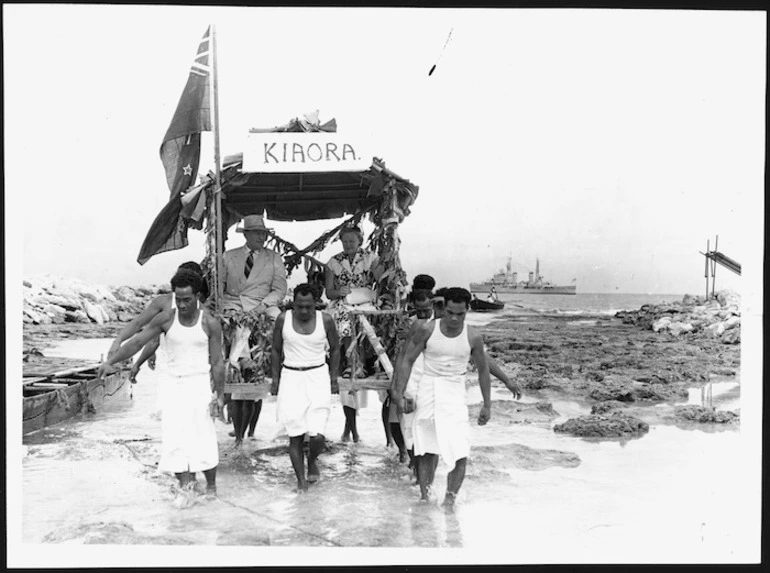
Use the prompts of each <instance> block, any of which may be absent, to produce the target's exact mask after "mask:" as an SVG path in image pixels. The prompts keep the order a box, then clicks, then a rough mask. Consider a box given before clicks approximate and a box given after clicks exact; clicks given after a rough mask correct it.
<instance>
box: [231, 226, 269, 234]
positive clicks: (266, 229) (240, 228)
mask: <svg viewBox="0 0 770 573" xmlns="http://www.w3.org/2000/svg"><path fill="white" fill-rule="evenodd" d="M246 231H264V232H265V233H269V232H270V231H272V229H270V228H269V227H257V228H256V229H244V228H243V227H236V228H235V232H236V233H244V232H246Z"/></svg>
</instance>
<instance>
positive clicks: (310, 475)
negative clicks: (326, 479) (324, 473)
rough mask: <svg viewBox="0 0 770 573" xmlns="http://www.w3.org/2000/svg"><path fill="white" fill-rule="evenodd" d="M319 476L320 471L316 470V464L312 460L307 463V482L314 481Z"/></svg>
mask: <svg viewBox="0 0 770 573" xmlns="http://www.w3.org/2000/svg"><path fill="white" fill-rule="evenodd" d="M320 477H321V472H320V471H319V470H318V464H317V463H316V462H315V461H313V462H312V463H311V462H308V464H307V481H308V483H316V482H317V481H318V480H319V479H320Z"/></svg>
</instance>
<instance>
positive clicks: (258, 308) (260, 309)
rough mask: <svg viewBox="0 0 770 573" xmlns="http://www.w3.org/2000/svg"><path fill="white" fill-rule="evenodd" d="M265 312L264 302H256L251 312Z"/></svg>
mask: <svg viewBox="0 0 770 573" xmlns="http://www.w3.org/2000/svg"><path fill="white" fill-rule="evenodd" d="M266 310H267V305H266V304H265V303H264V302H258V303H257V306H255V307H254V309H253V312H259V313H263V312H265V311H266Z"/></svg>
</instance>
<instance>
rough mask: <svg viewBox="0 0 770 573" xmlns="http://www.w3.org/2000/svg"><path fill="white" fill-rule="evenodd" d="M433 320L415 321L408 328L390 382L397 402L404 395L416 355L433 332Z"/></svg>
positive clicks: (393, 396) (392, 393) (418, 354)
mask: <svg viewBox="0 0 770 573" xmlns="http://www.w3.org/2000/svg"><path fill="white" fill-rule="evenodd" d="M434 324H435V323H434V321H430V322H424V323H422V324H418V323H415V324H414V325H413V326H414V327H415V328H414V329H413V330H412V329H410V331H409V335H408V337H407V339H406V343H405V344H404V350H403V355H402V356H401V357H399V360H398V361H397V363H396V370H395V372H394V376H393V383H392V384H391V388H392V391H391V395H392V398H393V400H395V401H396V403H397V404H398V403H399V402H400V401H401V399H402V398H403V396H404V390H405V389H406V384H407V382H408V381H409V376H410V375H411V374H412V366H414V361H415V360H417V357H418V356H420V354H421V353H422V352H423V351H424V350H425V345H426V343H427V342H428V338H430V335H431V334H432V333H433V327H434Z"/></svg>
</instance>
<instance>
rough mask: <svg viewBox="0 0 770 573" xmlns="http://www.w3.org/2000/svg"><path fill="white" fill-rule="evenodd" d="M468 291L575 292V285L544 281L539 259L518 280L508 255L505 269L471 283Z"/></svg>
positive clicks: (512, 292)
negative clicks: (532, 270)
mask: <svg viewBox="0 0 770 573" xmlns="http://www.w3.org/2000/svg"><path fill="white" fill-rule="evenodd" d="M574 282H575V281H574V280H573V283H574ZM470 291H471V293H484V294H490V293H492V292H494V293H496V294H577V285H575V284H572V285H555V284H551V283H549V282H547V281H544V280H543V277H541V276H540V259H537V263H536V266H535V272H534V273H529V278H528V280H526V281H519V280H518V273H512V272H511V257H508V262H507V264H506V265H505V271H503V270H502V269H500V271H499V272H497V273H496V274H495V275H494V276H493V277H492V278H491V279H490V280H487V281H484V282H481V283H471V288H470Z"/></svg>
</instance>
